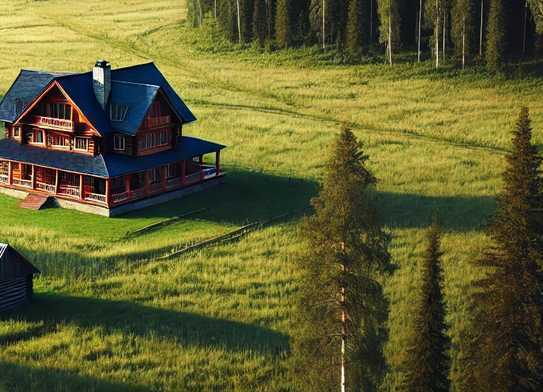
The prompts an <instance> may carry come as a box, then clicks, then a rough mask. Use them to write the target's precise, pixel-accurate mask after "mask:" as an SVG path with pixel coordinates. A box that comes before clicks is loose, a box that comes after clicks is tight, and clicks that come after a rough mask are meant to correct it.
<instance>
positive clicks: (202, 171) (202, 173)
mask: <svg viewBox="0 0 543 392" xmlns="http://www.w3.org/2000/svg"><path fill="white" fill-rule="evenodd" d="M198 164H199V165H200V182H203V181H204V170H203V169H202V165H203V164H204V156H203V155H200V158H199V159H198Z"/></svg>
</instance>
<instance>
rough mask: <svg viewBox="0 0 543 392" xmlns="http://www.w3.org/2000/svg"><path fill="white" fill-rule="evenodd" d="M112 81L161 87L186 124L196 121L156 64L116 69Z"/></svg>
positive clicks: (112, 73) (112, 74) (112, 72)
mask: <svg viewBox="0 0 543 392" xmlns="http://www.w3.org/2000/svg"><path fill="white" fill-rule="evenodd" d="M111 79H112V80H124V81H126V82H133V83H144V84H152V85H155V86H159V87H160V88H162V91H164V93H165V94H166V97H167V98H168V101H169V102H170V104H171V105H172V106H173V108H174V110H175V111H176V112H177V115H178V116H179V117H181V118H182V119H183V121H184V122H186V123H188V122H193V121H196V117H194V114H192V112H191V111H190V109H189V108H188V107H187V105H185V103H184V102H183V100H182V99H181V97H179V95H177V93H176V92H175V90H174V89H173V88H172V86H170V84H169V83H168V81H167V80H166V78H165V77H164V75H162V72H160V70H159V69H158V68H157V67H156V65H155V64H154V63H147V64H140V65H134V66H132V67H126V68H117V69H114V70H112V71H111Z"/></svg>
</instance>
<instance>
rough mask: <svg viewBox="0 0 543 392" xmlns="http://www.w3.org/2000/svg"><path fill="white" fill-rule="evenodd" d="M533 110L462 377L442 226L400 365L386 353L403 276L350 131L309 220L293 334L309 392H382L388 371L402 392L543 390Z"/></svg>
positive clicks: (522, 129)
mask: <svg viewBox="0 0 543 392" xmlns="http://www.w3.org/2000/svg"><path fill="white" fill-rule="evenodd" d="M531 138H532V129H531V125H530V119H529V114H528V110H527V109H522V110H521V113H520V116H519V119H518V122H517V124H516V126H515V128H514V130H513V136H512V149H511V152H510V153H509V154H508V155H507V156H506V165H505V166H506V167H505V170H504V172H503V183H504V185H503V189H502V191H501V192H500V194H499V195H498V198H497V209H496V212H495V215H494V218H493V220H492V223H491V225H490V226H489V229H488V232H487V234H488V236H489V238H490V242H489V246H488V247H487V250H486V251H484V252H483V253H482V254H480V255H479V257H477V258H476V259H475V260H474V261H473V263H474V265H476V266H479V267H481V268H482V269H483V271H484V274H483V277H482V278H480V279H479V280H476V281H475V282H474V283H472V284H473V287H472V290H470V291H469V294H465V296H466V297H465V298H464V299H463V300H464V301H465V302H466V303H470V304H472V310H471V312H470V313H471V315H470V317H469V323H467V324H468V325H469V327H468V328H467V329H466V330H465V331H463V333H462V334H461V340H460V342H459V343H458V347H456V350H458V351H460V353H459V355H458V357H459V359H458V360H457V361H456V362H458V363H457V364H456V365H457V367H458V369H455V375H454V377H453V375H452V371H451V360H450V349H451V342H450V340H449V334H448V333H447V329H448V325H447V323H446V314H447V306H446V301H445V299H444V293H443V274H442V267H441V260H442V258H443V251H442V246H441V238H442V229H441V228H440V225H439V217H438V216H436V217H434V219H433V221H432V224H431V225H430V228H429V230H428V236H427V240H426V252H425V254H424V256H423V258H422V260H421V261H422V268H421V269H420V278H421V281H422V284H421V285H420V288H419V290H418V291H417V292H416V293H415V301H413V302H412V306H411V308H410V317H411V319H412V323H411V327H409V330H408V337H409V343H408V344H407V345H406V346H405V347H403V350H402V353H401V361H400V362H401V365H399V366H398V368H395V369H388V368H387V365H386V363H385V359H384V355H383V342H384V341H385V340H386V339H387V332H386V320H387V314H388V310H387V309H388V304H387V300H386V296H385V295H384V294H383V287H382V285H383V282H384V281H386V279H387V278H388V276H389V275H390V274H391V273H393V270H392V268H391V267H392V264H391V257H390V254H389V250H388V248H389V244H390V234H389V233H387V232H386V231H385V230H384V228H383V226H382V224H381V223H380V218H379V215H380V214H379V211H378V208H377V206H376V203H375V197H374V196H375V184H376V181H377V180H376V178H375V177H374V176H373V174H372V173H371V172H370V171H369V170H368V168H367V165H366V162H367V159H368V156H367V155H366V154H365V153H364V152H363V146H362V144H361V143H360V142H359V141H358V140H357V139H356V137H355V135H354V134H353V133H352V132H351V131H350V130H348V129H343V130H342V131H341V133H340V134H339V136H338V137H337V139H336V141H335V144H334V146H333V149H332V151H331V154H330V158H329V160H328V163H327V165H326V174H325V178H324V181H323V184H322V187H321V190H320V193H319V195H318V196H317V197H315V198H314V199H313V200H312V205H313V209H314V213H313V214H312V215H311V216H309V217H307V218H306V219H305V222H304V224H303V228H302V232H301V238H303V241H305V248H304V249H305V252H304V256H303V257H301V258H300V259H299V261H298V267H299V270H300V271H301V279H300V284H299V286H300V288H299V293H298V297H297V301H296V308H295V309H296V312H295V314H296V316H295V323H294V325H295V327H294V330H295V332H294V333H293V348H292V351H293V356H292V361H293V363H292V366H291V369H292V376H293V380H294V382H295V385H296V386H297V387H299V388H300V390H307V391H331V390H340V391H342V392H344V391H375V390H379V388H380V387H381V386H382V381H383V376H384V375H385V374H386V372H387V371H391V370H392V371H394V372H397V374H399V375H400V377H398V378H399V380H400V381H399V383H398V384H399V385H396V386H395V390H399V391H420V392H426V391H428V392H430V391H432V392H435V391H449V390H451V387H452V384H453V382H452V380H454V390H455V391H483V392H484V391H488V392H496V391H498V392H501V391H504V392H505V391H534V392H535V391H542V390H543V295H542V288H543V176H542V173H541V163H542V158H541V156H540V155H539V153H538V150H537V147H536V145H534V144H533V143H532V140H531Z"/></svg>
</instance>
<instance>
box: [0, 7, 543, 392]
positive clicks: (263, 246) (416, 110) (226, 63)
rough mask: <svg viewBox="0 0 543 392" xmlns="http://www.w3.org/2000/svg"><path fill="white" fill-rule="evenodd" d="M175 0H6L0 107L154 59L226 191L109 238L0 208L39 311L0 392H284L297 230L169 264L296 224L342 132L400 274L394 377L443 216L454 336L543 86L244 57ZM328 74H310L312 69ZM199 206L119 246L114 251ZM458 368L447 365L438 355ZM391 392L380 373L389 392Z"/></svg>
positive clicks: (393, 328) (153, 212)
mask: <svg viewBox="0 0 543 392" xmlns="http://www.w3.org/2000/svg"><path fill="white" fill-rule="evenodd" d="M184 16H185V9H184V8H183V2H181V1H173V0H156V1H153V2H149V1H145V0H124V1H119V2H102V1H98V0H86V1H82V0H73V1H70V2H67V1H62V0H48V1H40V2H37V1H36V2H28V1H25V0H6V1H3V2H2V3H1V4H0V20H1V21H2V25H1V26H0V33H1V37H2V39H1V40H0V50H1V51H2V53H9V56H7V55H6V56H3V57H2V58H0V94H3V93H4V92H5V91H6V89H7V88H8V87H9V85H10V83H11V82H12V81H13V79H14V78H15V77H16V75H17V73H18V70H19V69H20V68H37V69H48V70H80V71H84V70H89V69H90V67H92V65H93V64H94V61H95V60H96V59H98V58H106V59H108V60H109V61H111V62H112V64H113V66H114V67H118V66H124V65H130V64H134V63H139V62H144V61H149V60H151V59H152V60H153V61H155V62H156V63H157V64H158V66H159V67H160V68H161V69H162V70H163V72H164V73H165V74H166V76H167V78H168V79H169V80H170V81H171V82H172V84H173V85H174V87H175V88H176V89H177V90H178V91H179V92H180V94H181V95H182V97H183V98H184V99H185V101H186V102H187V104H189V106H190V107H191V108H192V109H193V111H194V113H195V114H196V116H197V117H198V118H199V119H200V120H199V121H198V122H197V123H196V124H194V125H191V126H190V127H187V128H186V129H185V130H186V133H187V134H191V135H195V136H200V137H204V138H208V139H210V140H214V141H216V142H219V143H223V144H226V145H227V146H228V148H227V150H225V151H224V154H223V156H222V161H223V162H224V167H225V169H226V170H227V171H228V175H227V177H226V183H225V184H224V185H223V186H221V187H219V188H216V189H214V190H211V191H208V192H206V193H205V194H198V195H193V196H190V197H188V198H186V199H183V200H181V201H175V202H170V203H167V204H165V205H162V206H159V207H156V208H152V209H147V210H144V211H141V212H138V213H133V214H130V215H127V216H123V217H120V218H114V219H106V218H102V217H96V216H92V215H87V214H82V213H78V212H74V211H67V210H58V209H47V210H43V211H39V212H33V211H27V210H20V209H18V208H17V203H18V202H17V201H16V200H14V199H11V198H8V197H3V196H2V197H0V222H1V225H0V241H8V242H10V243H12V244H13V245H14V246H16V247H17V248H18V249H20V250H21V251H22V252H23V253H24V254H25V255H27V256H28V257H29V258H30V259H31V260H32V261H34V262H35V264H36V265H37V266H38V267H39V268H40V269H41V270H42V272H43V274H42V276H41V278H40V279H38V280H37V281H36V290H37V297H36V301H35V303H34V304H33V305H32V306H30V307H29V308H28V309H25V310H24V311H23V312H20V313H19V314H17V315H13V316H9V317H4V320H3V321H0V391H1V390H2V388H3V387H4V388H5V389H7V390H20V391H28V390H43V391H50V390H77V389H79V390H123V389H126V390H134V389H142V390H149V389H150V390H224V389H228V390H231V389H234V390H236V389H237V390H257V389H258V390H280V389H283V390H284V389H288V380H287V377H286V369H287V366H288V363H287V360H288V355H289V354H288V353H289V349H288V347H289V345H288V341H289V334H290V333H289V331H290V330H291V329H292V325H290V322H289V320H290V318H291V317H290V316H291V299H292V295H293V293H294V292H295V290H296V271H295V270H294V269H293V263H292V260H293V259H294V258H295V257H296V255H297V252H299V250H300V246H299V239H297V237H296V235H297V228H298V221H297V220H296V219H293V220H291V221H290V222H287V223H283V224H279V225H276V226H274V227H271V228H268V229H266V230H263V231H260V232H257V233H253V234H251V235H250V236H248V237H246V238H245V239H243V240H242V241H240V242H239V243H235V244H229V245H226V246H221V247H217V248H213V249H208V250H203V251H199V252H197V253H193V254H190V255H188V256H185V257H182V258H180V259H178V260H171V261H162V262H159V261H149V259H152V257H153V256H155V255H160V254H163V253H164V252H167V251H168V250H169V249H171V247H173V246H177V245H180V244H185V243H190V242H194V241H196V240H199V239H203V238H208V237H211V236H214V235H217V234H220V233H224V232H226V231H229V230H232V229H235V228H237V227H240V226H241V225H243V224H245V223H247V222H252V221H256V220H265V219H267V218H269V217H272V216H275V215H279V214H282V213H284V212H291V211H300V210H302V209H303V208H305V207H306V206H307V205H308V201H309V199H310V198H311V196H312V195H314V194H315V192H316V189H317V184H318V180H319V178H320V177H321V176H322V169H323V163H324V159H325V153H326V146H327V145H328V144H329V143H330V142H331V141H332V139H333V136H334V134H335V133H336V132H337V130H338V129H339V127H340V125H341V123H348V124H350V125H351V126H352V127H353V129H354V130H355V132H356V134H357V136H358V137H360V139H361V140H362V141H363V142H364V145H365V147H366V150H367V152H368V154H369V155H370V157H371V159H370V165H371V168H372V169H373V170H374V172H375V174H376V175H377V177H378V178H379V185H378V201H379V206H380V208H381V210H382V214H383V220H384V222H385V224H386V225H387V227H388V228H389V230H390V231H391V232H392V234H393V238H394V240H393V244H392V249H391V251H392V254H393V258H394V260H393V261H394V263H395V264H396V265H397V267H398V269H397V271H396V272H395V274H394V276H393V277H392V278H391V279H390V280H389V281H388V282H386V293H387V296H388V298H389V301H390V310H391V316H390V321H389V326H390V340H389V342H388V343H387V346H386V355H387V359H388V360H389V363H390V364H391V365H392V366H394V365H396V364H397V363H398V360H399V357H400V353H401V352H402V350H403V349H404V347H405V339H406V336H405V334H404V330H405V329H406V326H407V325H408V324H409V322H410V312H409V309H410V308H409V307H410V304H411V303H412V301H413V299H414V291H415V290H416V288H417V287H418V284H419V281H418V265H419V260H420V256H421V254H422V251H423V249H424V242H423V239H424V236H423V234H424V228H425V227H426V225H427V224H428V223H429V220H430V216H431V215H432V213H433V212H434V211H438V212H439V213H440V216H441V220H442V222H443V225H444V228H445V230H446V235H445V238H444V250H445V252H446V255H445V263H444V264H445V265H444V268H445V278H446V292H445V294H446V300H447V304H448V306H449V310H450V312H449V317H448V320H449V322H450V325H451V334H452V337H453V338H457V336H458V334H459V333H460V331H461V328H462V326H463V325H464V319H465V316H466V311H467V310H466V304H465V296H464V295H465V293H466V290H467V286H468V285H469V282H470V281H471V279H473V278H474V277H476V276H478V274H479V272H478V271H476V270H474V268H473V267H472V266H471V265H470V261H471V260H472V259H473V257H474V256H476V255H477V253H478V252H480V251H481V249H482V248H483V247H484V246H485V241H486V239H485V237H484V235H483V234H482V227H483V226H484V224H485V222H486V217H487V216H488V215H489V214H491V213H492V211H493V208H494V195H495V193H496V191H497V189H498V188H499V186H500V183H501V181H500V178H499V174H500V171H501V169H502V167H503V153H504V151H506V150H507V149H508V147H509V138H510V135H509V132H510V130H511V128H512V126H513V123H514V121H515V117H516V115H517V113H518V109H519V107H520V105H522V104H525V105H528V106H529V107H530V109H531V111H532V118H533V123H534V128H535V129H536V132H535V139H536V142H537V143H539V144H541V143H543V134H542V133H541V130H542V129H543V110H542V109H543V99H541V97H542V96H543V82H542V81H541V80H540V79H536V78H532V77H525V78H522V79H518V78H517V79H507V78H505V77H488V76H486V75H482V74H478V73H476V72H467V73H465V74H462V73H457V72H453V71H451V70H443V71H441V72H439V73H436V72H435V71H434V70H433V69H432V66H431V64H428V63H425V64H422V65H411V64H400V65H398V66H395V67H394V69H390V68H389V67H386V66H383V65H378V64H373V65H361V66H335V65H329V64H326V63H325V62H323V61H314V60H312V59H311V56H310V55H311V54H312V52H314V50H313V49H305V50H301V51H291V52H286V53H271V54H269V53H268V54H266V53H258V52H257V51H255V50H249V51H246V52H242V51H239V50H237V49H236V48H233V49H232V48H230V47H225V46H224V45H223V44H221V43H220V42H210V39H209V38H207V36H206V34H205V33H200V32H195V31H192V30H190V29H189V28H187V27H185V26H184V25H183V20H184ZM324 57H325V56H321V58H324ZM202 207H207V208H208V210H207V211H206V212H204V213H201V214H198V215H194V216H191V217H190V218H188V219H185V220H183V221H180V222H178V223H176V224H174V225H172V226H168V227H165V228H164V229H162V230H160V231H157V232H153V233H149V234H146V235H143V236H140V237H136V238H132V239H130V240H126V239H124V236H125V235H126V233H127V232H131V231H133V230H136V229H138V228H141V227H144V226H146V225H148V224H150V223H153V222H156V221H159V220H162V219H164V218H167V217H169V216H173V215H177V214H181V213H184V212H187V211H193V210H197V209H199V208H202ZM452 355H453V358H457V356H458V352H457V348H456V346H453V350H452ZM400 376H401V375H399V374H396V373H391V374H390V375H389V377H388V379H387V387H390V388H391V389H392V388H393V386H394V385H395V383H397V382H398V380H399V378H400Z"/></svg>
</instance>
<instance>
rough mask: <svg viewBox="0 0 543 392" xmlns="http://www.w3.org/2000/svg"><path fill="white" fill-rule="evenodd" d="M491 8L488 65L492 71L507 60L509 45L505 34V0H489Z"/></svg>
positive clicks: (488, 30)
mask: <svg viewBox="0 0 543 392" xmlns="http://www.w3.org/2000/svg"><path fill="white" fill-rule="evenodd" d="M489 1H490V9H489V14H488V23H487V34H486V53H485V60H486V66H487V67H488V69H489V70H491V71H497V70H499V69H500V68H501V67H502V66H503V63H504V61H505V51H506V47H507V42H506V34H505V15H504V7H503V0H489Z"/></svg>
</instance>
